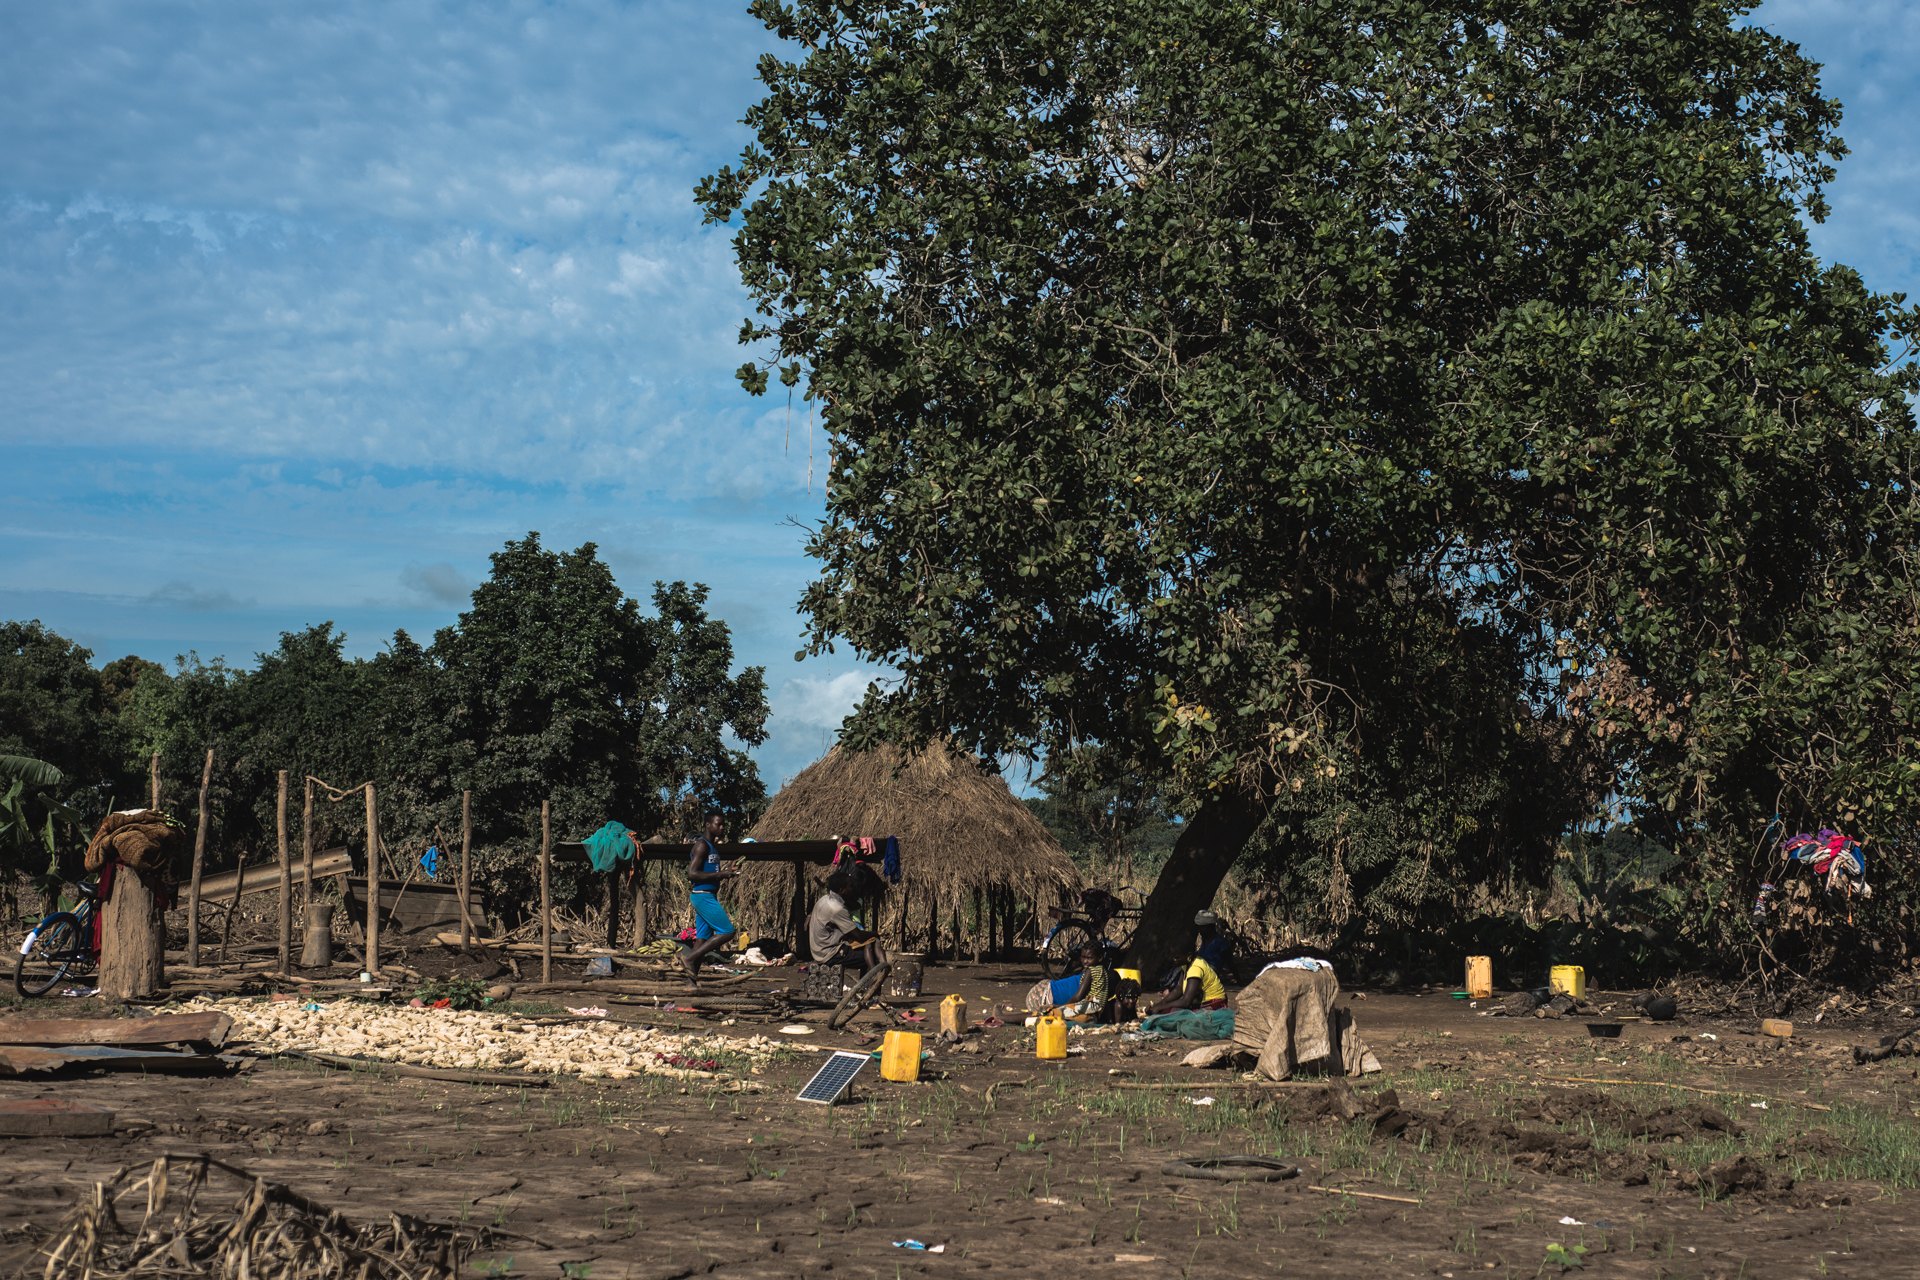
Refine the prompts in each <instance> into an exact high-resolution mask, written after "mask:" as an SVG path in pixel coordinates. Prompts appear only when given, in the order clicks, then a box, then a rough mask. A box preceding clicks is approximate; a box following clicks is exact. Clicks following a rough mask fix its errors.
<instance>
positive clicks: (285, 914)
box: [277, 769, 293, 969]
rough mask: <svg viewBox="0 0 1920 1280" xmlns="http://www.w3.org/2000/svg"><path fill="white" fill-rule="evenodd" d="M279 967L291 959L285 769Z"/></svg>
mask: <svg viewBox="0 0 1920 1280" xmlns="http://www.w3.org/2000/svg"><path fill="white" fill-rule="evenodd" d="M277 812H278V825H279V829H280V967H281V968H282V969H285V968H286V967H287V964H288V963H289V962H290V961H291V960H292V959H293V864H292V863H291V862H289V861H288V860H287V771H286V770H285V769H282V770H281V771H280V804H279V809H278V811H277Z"/></svg>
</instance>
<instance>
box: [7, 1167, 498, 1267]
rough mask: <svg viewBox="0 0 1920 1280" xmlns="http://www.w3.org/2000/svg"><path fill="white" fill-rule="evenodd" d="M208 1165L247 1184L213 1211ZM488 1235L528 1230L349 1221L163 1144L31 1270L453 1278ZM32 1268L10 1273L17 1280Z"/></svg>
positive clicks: (88, 1203) (113, 1184) (78, 1212)
mask: <svg viewBox="0 0 1920 1280" xmlns="http://www.w3.org/2000/svg"><path fill="white" fill-rule="evenodd" d="M215 1171H218V1172H221V1173H225V1174H228V1175H230V1176H231V1177H233V1178H236V1179H239V1180H240V1181H241V1182H242V1183H244V1184H245V1188H244V1189H243V1190H242V1191H241V1192H240V1195H239V1197H238V1198H237V1199H236V1200H234V1201H233V1202H232V1203H231V1205H228V1206H227V1207H224V1208H211V1209H209V1208H205V1207H203V1206H202V1205H201V1196H202V1193H203V1192H205V1191H206V1190H207V1183H208V1179H209V1177H210V1176H211V1174H212V1173H214V1172H215ZM183 1174H184V1177H183V1176H182V1175H183ZM142 1191H144V1192H145V1193H146V1212H145V1214H144V1215H143V1216H142V1217H141V1219H140V1225H139V1226H138V1227H136V1228H134V1229H133V1230H128V1229H127V1228H126V1227H125V1226H124V1225H122V1223H121V1221H120V1217H119V1213H118V1208H119V1205H120V1202H121V1201H122V1200H124V1199H126V1198H127V1197H129V1196H137V1195H139V1194H140V1193H141V1192H142ZM495 1236H502V1237H511V1238H515V1239H526V1237H524V1236H515V1235H514V1233H512V1232H502V1231H499V1230H497V1229H494V1228H489V1227H483V1226H466V1225H463V1224H458V1223H444V1222H429V1221H427V1220H425V1219H421V1218H414V1217H410V1216H408V1215H406V1214H400V1213H393V1214H389V1215H388V1217H387V1220H386V1221H385V1222H380V1223H361V1222H354V1221H352V1220H350V1219H348V1218H346V1217H345V1216H343V1215H342V1214H340V1213H339V1212H338V1211H337V1210H333V1209H329V1208H327V1207H326V1206H325V1205H323V1204H320V1203H318V1202H317V1201H314V1200H310V1199H308V1198H307V1197H306V1196H303V1195H301V1194H300V1193H299V1192H297V1191H294V1190H292V1189H291V1188H289V1187H286V1186H284V1185H281V1184H278V1183H270V1182H268V1181H267V1180H266V1179H264V1178H261V1177H257V1176H255V1175H254V1174H251V1173H249V1172H247V1171H246V1170H245V1169H241V1168H238V1167H236V1166H234V1165H230V1164H227V1163H225V1162H224V1161H220V1160H215V1159H213V1158H212V1157H210V1156H207V1155H204V1154H202V1155H180V1154H169V1155H164V1156H161V1157H160V1158H159V1159H157V1160H155V1161H154V1162H153V1163H152V1164H150V1165H148V1166H147V1168H146V1172H145V1175H144V1176H139V1175H137V1174H136V1172H135V1170H134V1168H133V1167H132V1166H128V1167H126V1168H123V1169H121V1170H120V1171H119V1172H117V1173H115V1174H114V1175H113V1177H112V1178H110V1179H108V1180H107V1181H106V1182H96V1183H95V1184H94V1185H93V1190H92V1193H91V1194H90V1195H89V1196H87V1197H86V1198H84V1199H83V1200H82V1201H81V1202H80V1204H78V1205H76V1206H75V1207H74V1209H73V1211H72V1212H70V1213H69V1214H68V1215H67V1216H66V1218H64V1219H63V1220H62V1221H61V1223H60V1226H59V1227H58V1228H56V1229H55V1231H54V1233H53V1236H52V1238H51V1239H49V1240H48V1241H47V1243H46V1245H45V1246H44V1247H43V1249H42V1250H41V1253H42V1254H44V1255H45V1257H46V1260H47V1261H46V1265H45V1267H44V1268H42V1269H41V1271H40V1272H39V1275H38V1277H37V1280H93V1277H96V1276H100V1277H138V1278H139V1280H185V1278H186V1277H194V1278H195V1280H202V1278H204V1277H217V1278H218V1280H295V1278H296V1277H299V1278H301V1280H306V1278H308V1277H312V1278H313V1280H454V1278H455V1277H457V1276H459V1275H460V1273H461V1272H462V1271H463V1270H465V1263H466V1260H467V1258H468V1257H470V1256H471V1255H472V1254H473V1252H474V1251H475V1250H476V1249H481V1248H487V1247H490V1240H491V1238H492V1237H495ZM31 1275H32V1273H31V1272H30V1271H27V1270H25V1269H23V1270H21V1271H20V1272H18V1273H17V1277H18V1280H27V1278H28V1277H29V1276H31ZM9 1280H12V1278H9Z"/></svg>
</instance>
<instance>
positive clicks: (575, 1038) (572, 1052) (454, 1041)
mask: <svg viewBox="0 0 1920 1280" xmlns="http://www.w3.org/2000/svg"><path fill="white" fill-rule="evenodd" d="M196 1003H199V1004H204V1005H208V1006H214V1005H217V1006H218V1007H219V1009H220V1011H221V1012H222V1013H225V1014H227V1015H229V1016H231V1017H232V1018H233V1021H234V1023H235V1027H234V1034H233V1035H232V1037H231V1039H232V1040H235V1041H239V1040H246V1041H251V1042H252V1043H253V1044H255V1045H256V1046H258V1047H260V1048H263V1049H304V1050H309V1051H312V1052H317V1053H343V1054H360V1055H364V1056H366V1057H371V1058H383V1059H385V1060H387V1061H389V1062H405V1063H411V1064H412V1065H414V1066H421V1067H446V1068H452V1069H457V1070H463V1071H538V1072H543V1073H550V1074H551V1073H560V1072H565V1073H570V1074H574V1075H583V1076H605V1077H607V1078H609V1079H613V1080H626V1079H630V1078H632V1077H634V1076H640V1075H648V1076H672V1077H675V1078H677V1079H696V1080H725V1079H729V1078H730V1077H729V1076H728V1074H727V1073H726V1072H722V1071H702V1070H698V1069H695V1068H689V1067H685V1066H676V1065H674V1063H673V1062H672V1061H671V1060H672V1059H675V1058H678V1059H679V1060H681V1061H682V1062H686V1061H695V1062H698V1061H705V1060H707V1059H710V1058H712V1057H714V1056H715V1055H716V1054H718V1053H719V1052H721V1051H723V1050H724V1051H729V1052H733V1053H743V1054H745V1055H747V1057H748V1059H749V1060H750V1061H751V1062H752V1063H753V1064H755V1065H759V1064H760V1063H763V1062H765V1061H766V1058H767V1055H768V1054H769V1053H770V1052H771V1051H772V1050H774V1049H776V1048H778V1047H779V1045H778V1044H777V1043H775V1042H773V1041H769V1040H768V1039H767V1038H766V1037H764V1036H755V1037H753V1038H752V1039H750V1040H730V1039H728V1038H726V1037H725V1036H700V1035H676V1034H674V1033H673V1032H671V1031H663V1030H659V1029H657V1028H653V1027H644V1026H634V1025H632V1024H629V1023H623V1022H599V1021H593V1022H574V1023H562V1024H558V1025H552V1026H535V1025H533V1024H532V1023H529V1022H527V1021H525V1020H523V1019H520V1018H514V1017H507V1016H504V1015H502V1014H498V1013H487V1012H484V1011H474V1010H468V1011H458V1012H457V1011H455V1010H452V1009H403V1008H394V1007H391V1006H382V1005H374V1004H366V1003H363V1002H361V1001H357V1000H336V1001H333V1002H331V1003H328V1004H323V1005H321V1006H320V1007H319V1008H318V1009H308V1008H307V1007H306V1006H305V1005H304V1004H302V1003H300V1002H297V1001H277V1002H275V1003H272V1004H255V1003H253V1002H251V1001H249V1000H245V999H239V1000H236V999H233V998H227V999H223V1000H210V999H205V998H203V999H202V1000H200V1001H196Z"/></svg>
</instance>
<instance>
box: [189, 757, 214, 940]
mask: <svg viewBox="0 0 1920 1280" xmlns="http://www.w3.org/2000/svg"><path fill="white" fill-rule="evenodd" d="M212 785H213V748H212V747H208V748H207V764H206V768H204V769H202V770H201V771H200V832H199V834H198V835H196V836H194V838H193V878H192V880H190V881H189V882H188V884H187V965H188V966H189V967H190V968H197V967H198V966H199V964H200V869H201V867H203V866H204V865H206V860H207V788H208V787H210V786H212Z"/></svg>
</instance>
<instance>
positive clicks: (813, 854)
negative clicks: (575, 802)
mask: <svg viewBox="0 0 1920 1280" xmlns="http://www.w3.org/2000/svg"><path fill="white" fill-rule="evenodd" d="M839 847H840V845H839V842H838V841H834V840H754V841H740V840H731V841H726V842H724V843H722V844H721V845H720V846H719V849H720V857H721V859H722V860H723V861H729V862H737V861H744V862H811V863H814V864H816V865H819V866H827V865H829V864H830V863H832V861H833V851H834V850H835V849H837V848H839ZM636 856H637V857H638V858H639V860H640V861H641V862H677V863H679V864H681V865H682V866H685V865H686V864H687V863H688V862H690V861H692V860H693V845H692V844H642V845H641V846H640V852H639V854H638V855H636ZM553 860H554V861H555V862H563V863H570V864H571V863H582V862H590V861H591V859H589V858H588V857H587V847H586V845H584V844H582V843H580V841H578V840H556V841H555V842H554V845H553Z"/></svg>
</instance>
